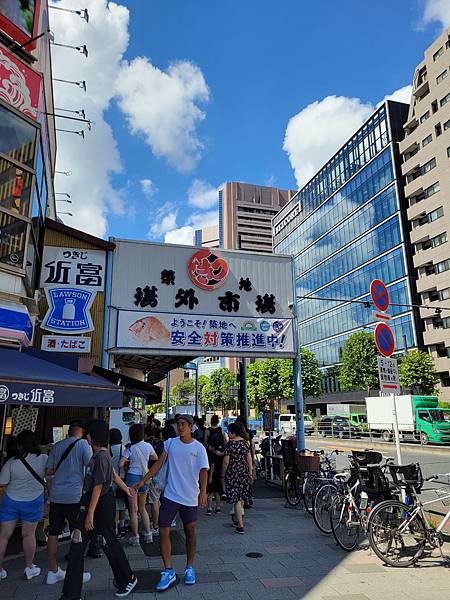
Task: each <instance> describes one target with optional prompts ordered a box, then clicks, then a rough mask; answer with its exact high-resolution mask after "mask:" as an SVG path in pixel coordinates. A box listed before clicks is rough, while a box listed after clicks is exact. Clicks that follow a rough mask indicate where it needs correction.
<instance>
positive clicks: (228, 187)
mask: <svg viewBox="0 0 450 600" xmlns="http://www.w3.org/2000/svg"><path fill="white" fill-rule="evenodd" d="M296 193H297V191H296V190H280V189H278V188H274V187H268V186H264V185H252V184H250V183H241V182H236V181H233V182H228V183H225V184H224V186H223V188H222V189H220V190H219V222H218V224H217V225H213V226H210V227H204V228H203V229H198V230H197V231H196V232H195V236H194V245H196V246H207V247H208V248H218V247H220V248H224V249H226V250H247V251H249V252H266V253H271V252H272V250H273V239H272V219H273V217H274V216H275V215H276V214H277V213H278V211H279V210H280V209H281V208H283V206H284V205H285V204H287V203H288V202H289V201H290V199H291V198H292V197H293V196H294V194H296ZM238 362H239V361H238V359H237V358H222V359H220V358H217V357H215V358H212V357H211V358H206V359H205V362H204V363H203V364H202V365H201V367H200V369H204V368H207V369H208V373H209V372H211V370H212V369H214V368H219V367H220V366H225V367H226V368H227V369H230V371H234V372H237V370H238ZM204 372H205V374H206V371H204ZM202 373H203V371H202Z"/></svg>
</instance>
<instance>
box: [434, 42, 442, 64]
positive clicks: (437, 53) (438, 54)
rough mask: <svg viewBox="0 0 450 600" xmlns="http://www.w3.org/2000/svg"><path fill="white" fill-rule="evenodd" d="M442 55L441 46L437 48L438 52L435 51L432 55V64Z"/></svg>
mask: <svg viewBox="0 0 450 600" xmlns="http://www.w3.org/2000/svg"><path fill="white" fill-rule="evenodd" d="M443 54H444V46H441V47H440V48H439V50H437V51H436V52H435V53H434V54H433V60H434V62H436V61H437V59H438V58H439V57H440V56H442V55H443Z"/></svg>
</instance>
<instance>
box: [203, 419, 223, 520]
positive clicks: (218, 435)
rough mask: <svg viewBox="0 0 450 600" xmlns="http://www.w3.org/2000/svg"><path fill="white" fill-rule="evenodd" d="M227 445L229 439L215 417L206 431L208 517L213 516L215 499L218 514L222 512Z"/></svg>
mask: <svg viewBox="0 0 450 600" xmlns="http://www.w3.org/2000/svg"><path fill="white" fill-rule="evenodd" d="M226 443H227V437H226V435H225V433H224V431H223V429H222V427H220V426H219V417H218V416H217V415H213V416H212V417H211V427H209V428H208V429H207V430H206V431H205V446H206V450H207V452H208V459H209V478H208V489H207V493H208V508H207V512H206V514H207V515H208V516H211V515H212V501H213V498H215V501H216V514H219V513H220V512H221V508H220V496H221V494H222V493H223V481H222V467H223V457H224V454H225V446H226Z"/></svg>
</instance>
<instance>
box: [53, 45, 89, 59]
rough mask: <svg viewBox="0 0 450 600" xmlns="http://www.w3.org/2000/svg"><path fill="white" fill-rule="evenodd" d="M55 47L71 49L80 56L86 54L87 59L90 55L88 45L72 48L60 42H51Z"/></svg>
mask: <svg viewBox="0 0 450 600" xmlns="http://www.w3.org/2000/svg"><path fill="white" fill-rule="evenodd" d="M51 43H52V44H53V45H54V46H60V47H61V48H71V49H72V50H78V52H80V54H84V56H85V57H86V58H88V56H89V53H88V49H87V46H86V44H83V45H82V46H70V44H60V43H59V42H51Z"/></svg>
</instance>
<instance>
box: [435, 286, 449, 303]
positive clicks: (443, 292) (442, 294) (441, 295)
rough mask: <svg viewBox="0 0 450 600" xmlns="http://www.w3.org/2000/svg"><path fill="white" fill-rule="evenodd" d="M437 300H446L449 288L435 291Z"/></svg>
mask: <svg viewBox="0 0 450 600" xmlns="http://www.w3.org/2000/svg"><path fill="white" fill-rule="evenodd" d="M437 295H438V297H437V299H438V300H448V299H449V298H450V288H445V289H443V290H439V291H438V293H437Z"/></svg>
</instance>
